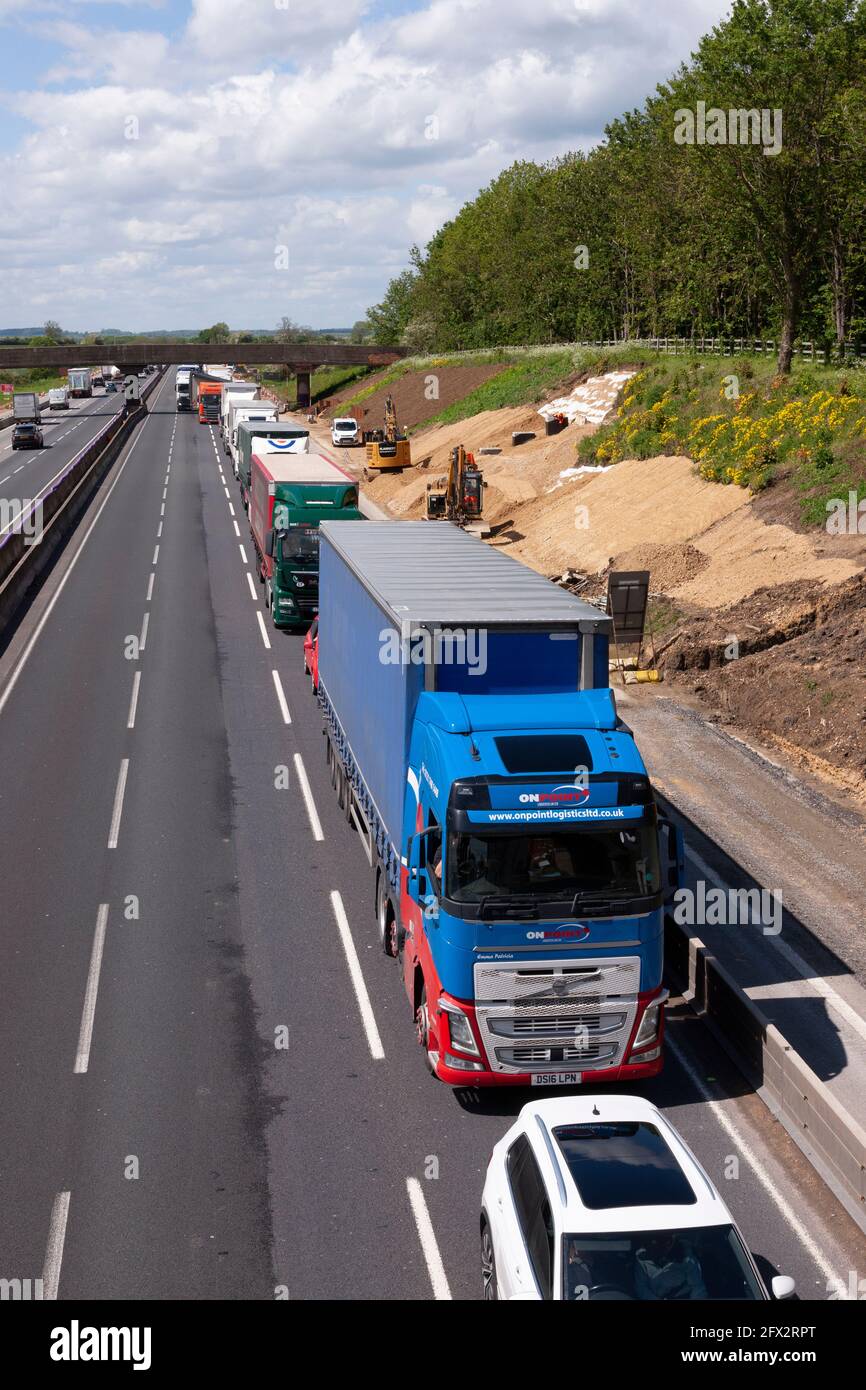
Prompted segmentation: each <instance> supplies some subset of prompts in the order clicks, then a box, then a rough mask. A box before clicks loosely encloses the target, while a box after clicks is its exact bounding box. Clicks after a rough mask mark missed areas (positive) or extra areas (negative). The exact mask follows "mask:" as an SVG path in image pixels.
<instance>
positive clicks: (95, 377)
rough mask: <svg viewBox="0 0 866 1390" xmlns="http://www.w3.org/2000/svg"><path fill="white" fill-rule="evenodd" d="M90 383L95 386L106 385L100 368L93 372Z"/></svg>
mask: <svg viewBox="0 0 866 1390" xmlns="http://www.w3.org/2000/svg"><path fill="white" fill-rule="evenodd" d="M90 381H91V384H92V385H93V386H102V385H103V383H104V377H103V375H102V372H101V371H100V370H99V369H98V368H96V370H95V371H93V372H91V374H90Z"/></svg>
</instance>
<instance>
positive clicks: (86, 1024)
mask: <svg viewBox="0 0 866 1390" xmlns="http://www.w3.org/2000/svg"><path fill="white" fill-rule="evenodd" d="M107 927H108V903H100V904H99V912H98V913H97V914H96V931H95V933H94V936H93V950H92V951H91V952H90V969H89V970H88V972H87V988H86V989H85V991H84V1008H83V1010H82V1012H81V1029H80V1031H79V1034H78V1051H77V1052H76V1054H75V1066H74V1067H73V1071H74V1072H75V1073H76V1075H78V1076H82V1075H83V1074H84V1073H85V1072H86V1071H87V1067H88V1064H89V1062H90V1044H91V1041H92V1039H93V1020H94V1018H95V1017H96V995H97V992H98V990H99V972H100V971H101V969H102V950H103V947H104V946H105V932H106V928H107Z"/></svg>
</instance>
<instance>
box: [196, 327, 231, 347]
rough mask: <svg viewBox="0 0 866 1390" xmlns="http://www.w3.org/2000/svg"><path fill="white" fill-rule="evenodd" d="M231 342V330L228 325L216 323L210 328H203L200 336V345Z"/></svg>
mask: <svg viewBox="0 0 866 1390" xmlns="http://www.w3.org/2000/svg"><path fill="white" fill-rule="evenodd" d="M231 340H232V334H231V329H230V328H229V326H228V324H227V323H214V324H212V325H211V327H210V328H203V329H202V331H201V332H200V333H199V335H198V341H199V342H200V343H230V342H231Z"/></svg>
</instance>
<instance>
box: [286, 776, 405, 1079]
mask: <svg viewBox="0 0 866 1390" xmlns="http://www.w3.org/2000/svg"><path fill="white" fill-rule="evenodd" d="M297 760H298V755H297V754H295V761H297ZM331 907H332V908H333V910H334V916H335V918H336V919H337V929H338V931H339V933H340V940H341V941H342V943H343V951H344V953H345V956H346V964H347V965H348V967H349V978H350V979H351V981H352V988H353V989H354V991H355V998H356V1000H357V1001H358V1008H359V1009H360V1011H361V1022H362V1024H363V1025H364V1032H365V1033H366V1035H367V1046H368V1047H369V1049H370V1056H371V1057H372V1058H373V1061H374V1062H381V1061H382V1060H383V1059H384V1056H385V1049H384V1047H383V1046H382V1039H381V1038H380V1036H379V1029H378V1028H377V1027H376V1018H375V1015H374V1014H373V1006H372V1004H371V1003H370V996H369V994H368V993H367V986H366V985H365V983H364V976H363V973H362V971H361V962H360V961H359V960H358V952H357V951H356V950H355V943H354V941H353V940H352V933H351V931H350V930H349V920H348V918H347V917H346V909H345V908H344V907H343V899H342V898H341V897H340V894H339V893H338V892H337V890H336V889H334V890H333V892H332V893H331Z"/></svg>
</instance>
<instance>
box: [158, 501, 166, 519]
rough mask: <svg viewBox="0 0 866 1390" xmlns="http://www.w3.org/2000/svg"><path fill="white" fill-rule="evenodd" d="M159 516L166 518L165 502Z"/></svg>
mask: <svg viewBox="0 0 866 1390" xmlns="http://www.w3.org/2000/svg"><path fill="white" fill-rule="evenodd" d="M159 514H160V516H165V503H164V502H163V504H162V506H161V507H160V509H159Z"/></svg>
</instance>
